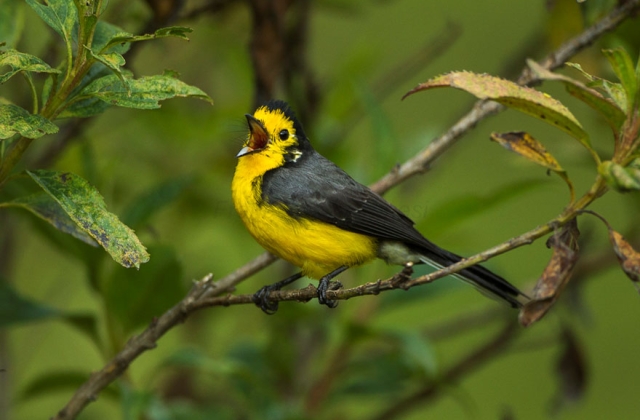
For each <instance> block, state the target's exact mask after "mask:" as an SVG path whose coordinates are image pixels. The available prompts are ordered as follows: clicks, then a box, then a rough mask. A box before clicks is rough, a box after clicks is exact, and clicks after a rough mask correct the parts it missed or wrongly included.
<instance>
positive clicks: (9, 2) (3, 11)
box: [0, 0, 24, 47]
mask: <svg viewBox="0 0 640 420" xmlns="http://www.w3.org/2000/svg"><path fill="white" fill-rule="evenodd" d="M22 3H23V2H22V1H21V0H3V1H2V7H0V40H1V41H2V42H5V43H6V45H7V46H9V47H14V46H15V45H16V44H17V43H18V40H20V35H21V34H22V30H23V28H24V9H23V7H22Z"/></svg>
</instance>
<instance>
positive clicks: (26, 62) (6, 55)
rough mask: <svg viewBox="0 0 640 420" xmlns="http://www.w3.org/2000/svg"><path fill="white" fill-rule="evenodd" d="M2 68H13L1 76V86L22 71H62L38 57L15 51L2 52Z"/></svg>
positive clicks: (0, 63) (0, 65) (0, 62)
mask: <svg viewBox="0 0 640 420" xmlns="http://www.w3.org/2000/svg"><path fill="white" fill-rule="evenodd" d="M2 66H9V67H11V70H9V71H8V72H6V73H4V74H2V75H0V84H2V83H4V82H6V81H7V80H9V79H10V78H11V77H13V76H15V75H16V74H17V73H18V72H21V71H27V72H35V73H60V70H56V69H53V68H51V67H50V66H49V65H48V64H47V63H45V62H44V61H42V60H41V59H39V58H38V57H36V56H34V55H31V54H25V53H22V52H20V51H16V50H13V49H8V50H6V51H0V67H2Z"/></svg>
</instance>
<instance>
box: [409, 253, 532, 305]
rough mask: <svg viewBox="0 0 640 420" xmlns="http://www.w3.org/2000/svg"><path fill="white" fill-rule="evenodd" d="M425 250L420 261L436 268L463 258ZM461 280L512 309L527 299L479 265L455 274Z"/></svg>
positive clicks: (516, 289) (452, 254) (509, 284)
mask: <svg viewBox="0 0 640 420" xmlns="http://www.w3.org/2000/svg"><path fill="white" fill-rule="evenodd" d="M435 248H436V249H437V252H434V249H429V250H428V251H427V250H425V251H426V252H424V255H423V257H422V258H421V261H422V262H424V263H425V264H429V265H431V266H434V267H436V268H442V267H447V266H450V265H451V264H455V263H457V262H459V261H460V260H462V259H463V258H462V257H460V256H459V255H456V254H454V253H452V252H449V251H446V250H444V249H442V248H439V247H435ZM455 276H456V277H458V278H459V279H461V280H464V281H465V282H467V283H469V284H471V285H472V286H473V287H475V288H476V289H477V290H478V291H480V292H481V293H482V294H484V295H486V296H489V297H492V298H499V299H502V300H504V301H506V302H508V303H509V304H510V305H511V306H512V307H514V308H520V307H522V305H523V304H524V303H525V302H526V300H527V299H528V298H527V296H526V295H525V294H524V293H522V292H521V291H520V290H519V289H518V288H517V287H515V286H514V285H512V284H511V283H509V282H508V281H507V280H505V279H504V278H502V277H500V276H499V275H497V274H495V273H494V272H492V271H490V270H488V269H486V268H485V267H483V266H481V265H472V266H471V267H467V268H465V269H464V270H461V271H459V272H458V273H456V274H455Z"/></svg>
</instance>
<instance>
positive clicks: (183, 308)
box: [54, 0, 640, 420]
mask: <svg viewBox="0 0 640 420" xmlns="http://www.w3.org/2000/svg"><path fill="white" fill-rule="evenodd" d="M638 6H640V0H631V1H628V2H625V3H624V4H622V5H621V6H619V7H617V8H615V9H614V10H613V11H612V12H611V13H610V14H609V15H608V16H606V17H604V18H603V19H602V20H600V21H599V22H598V23H596V24H595V25H593V26H592V27H590V28H588V29H587V30H585V31H584V32H583V33H582V34H580V35H579V36H577V37H576V38H573V39H572V40H571V41H569V42H567V43H566V44H564V45H562V46H561V47H560V48H559V49H558V50H557V51H555V52H554V53H553V54H550V55H549V56H548V57H547V58H546V59H545V60H543V62H542V65H543V66H544V67H546V68H556V67H558V66H559V65H561V64H562V63H563V62H564V61H566V60H567V59H568V58H569V57H570V56H572V55H574V54H575V53H577V52H578V51H580V50H582V49H583V48H585V47H586V46H587V45H589V44H591V43H592V42H593V41H594V40H595V39H597V38H598V37H599V36H601V35H602V34H603V33H604V32H606V31H609V30H611V29H613V28H615V27H616V26H618V25H619V24H620V23H621V22H622V21H624V20H625V19H626V18H627V17H628V16H630V15H631V14H632V12H634V11H635V10H637V9H638ZM527 74H528V73H527V72H523V76H522V77H521V79H522V80H521V82H523V83H524V82H526V83H531V82H533V81H534V79H533V78H532V77H531V76H528V75H527ZM498 111H499V107H497V106H495V105H492V103H488V102H482V101H480V102H478V103H476V105H475V106H474V107H473V109H472V110H471V112H470V113H469V114H467V115H466V116H465V117H463V118H462V119H461V120H460V121H459V122H458V123H456V124H455V125H454V126H453V127H452V128H451V129H450V130H449V131H448V132H447V133H445V134H444V135H443V136H441V137H440V138H438V139H436V140H435V141H434V142H432V143H431V144H430V145H429V146H428V147H427V148H425V149H424V150H423V151H422V152H420V153H419V154H418V155H417V156H416V157H414V158H412V159H410V160H409V161H407V162H405V163H404V164H403V165H401V166H399V167H398V168H397V169H395V170H393V171H392V172H391V173H389V174H387V175H386V176H385V177H383V178H382V179H381V180H380V181H378V182H377V183H376V184H374V186H373V189H374V190H376V191H377V192H380V193H382V192H384V191H387V190H388V189H389V188H391V187H393V186H395V185H398V184H399V183H401V182H402V181H404V180H406V179H407V178H409V177H411V176H413V175H415V174H418V173H421V172H423V171H424V170H425V169H426V168H427V166H428V165H429V163H430V162H432V161H433V160H434V159H436V158H437V157H438V156H440V155H441V154H442V153H443V152H444V151H445V150H446V149H448V148H449V147H450V146H451V145H452V144H453V143H454V142H455V141H456V140H457V139H458V138H459V137H460V136H461V135H462V134H463V133H465V132H466V131H468V130H470V129H471V128H473V127H474V126H475V125H476V124H477V123H478V122H479V121H480V120H482V119H484V118H486V117H487V116H489V115H491V114H493V113H496V112H498ZM554 227H555V225H552V224H547V225H543V226H541V227H538V228H536V229H534V230H533V231H531V232H528V233H527V234H524V235H521V236H520V237H517V238H514V239H513V240H511V241H507V242H506V243H504V244H501V245H499V246H497V247H494V248H492V249H490V250H487V251H485V252H483V253H480V254H478V255H476V256H475V257H472V258H469V259H466V260H463V261H460V262H459V263H457V264H453V265H451V266H449V267H446V268H444V269H442V270H438V271H436V272H434V273H431V274H429V275H426V276H422V277H419V278H417V279H414V280H411V281H410V282H406V283H404V284H403V286H404V287H413V286H416V285H418V284H424V283H428V282H431V281H433V280H435V279H436V278H440V277H444V276H446V275H449V274H451V273H453V272H456V271H459V270H461V269H463V268H465V267H468V266H470V265H472V264H476V263H478V262H481V261H484V260H486V259H488V258H490V257H492V256H494V255H498V254H500V253H503V252H506V251H507V250H509V249H512V248H514V247H516V246H521V245H524V244H527V243H531V241H533V240H534V239H537V238H539V237H541V236H543V235H545V234H547V233H549V232H550V231H552V230H553V229H554ZM274 260H275V259H274V257H272V256H271V255H269V254H262V255H261V256H259V257H258V258H257V259H255V260H253V261H252V262H251V263H249V264H247V265H245V266H243V267H241V268H239V269H238V270H236V271H235V272H234V275H230V276H227V277H225V279H229V280H227V282H225V284H222V285H220V286H219V287H217V286H216V285H215V284H213V283H211V277H210V276H207V277H205V278H204V279H203V280H202V281H200V282H198V283H196V284H195V285H194V288H193V289H192V290H191V292H189V294H188V295H187V297H186V298H184V299H183V300H182V301H181V302H180V303H178V304H177V305H175V306H174V307H173V308H171V309H170V310H168V311H167V312H165V313H164V314H163V315H162V316H161V317H160V318H158V319H157V320H154V322H152V323H151V325H150V326H149V327H147V329H145V330H144V331H143V332H142V333H141V334H140V335H138V336H135V337H133V338H131V339H130V340H129V342H127V344H126V345H125V346H124V348H123V349H122V350H121V351H120V352H119V353H118V354H117V355H116V356H115V357H114V358H113V359H111V360H110V361H109V362H108V363H107V365H106V366H105V367H104V368H102V369H101V370H100V371H98V372H95V373H93V374H92V375H91V376H90V378H89V379H88V380H87V381H86V382H85V383H84V384H83V385H82V386H81V387H80V388H79V389H78V390H77V391H76V392H75V393H74V395H73V396H72V397H71V399H70V400H69V402H68V403H67V405H66V406H65V407H64V408H63V409H62V410H60V412H59V413H58V414H57V415H56V416H55V417H54V419H56V420H62V419H73V418H75V417H76V416H77V415H78V414H79V413H80V412H81V411H82V410H83V409H84V407H86V406H87V404H89V403H90V402H92V401H94V400H95V399H96V398H97V395H98V393H99V392H100V391H101V390H102V389H103V388H105V387H106V386H107V385H108V384H109V383H111V382H112V381H114V380H115V379H116V378H117V377H118V376H120V375H121V374H122V372H124V370H126V368H127V367H128V366H129V365H130V364H131V363H132V362H133V361H134V360H135V359H136V358H137V357H138V356H139V355H140V354H142V353H143V352H145V351H146V350H149V349H151V348H154V347H155V346H156V342H157V340H158V339H159V338H160V337H162V336H163V335H164V334H165V333H166V332H167V331H168V330H169V329H171V328H172V327H174V326H175V325H177V324H178V323H180V322H182V321H184V320H185V319H186V318H187V317H188V316H189V315H190V314H191V313H192V312H194V311H195V310H197V309H200V308H203V307H206V306H210V305H212V304H214V303H216V304H222V305H228V304H232V303H236V302H237V303H253V300H252V296H251V295H240V296H232V295H229V296H225V297H221V298H212V297H211V296H212V295H213V294H217V292H222V291H224V290H228V289H229V288H230V287H232V286H233V285H234V284H237V283H238V282H239V281H241V280H242V279H244V278H246V277H248V276H249V275H251V274H253V273H254V272H255V271H256V270H257V269H258V268H257V267H260V266H261V264H264V266H266V265H268V264H270V263H272V262H273V261H274ZM256 261H260V263H257V262H256ZM236 273H239V274H236ZM223 280H224V279H223ZM221 282H222V280H221ZM212 288H215V290H216V293H214V292H211V291H210V290H211V289H212ZM392 288H394V286H393V284H392V281H391V279H389V280H385V281H379V282H373V283H367V284H364V285H361V286H358V287H356V288H352V289H343V290H337V291H329V292H328V297H329V298H330V299H348V298H351V297H354V296H359V295H364V294H377V293H379V292H380V291H382V290H388V289H392ZM315 296H316V295H315V287H313V286H311V287H307V288H305V289H301V290H292V291H278V292H273V293H272V295H271V297H272V298H274V299H279V300H285V299H284V298H286V300H309V299H312V298H314V297H315ZM216 299H218V300H216ZM217 302H219V303H217ZM514 329H515V326H514V325H509V327H508V328H507V329H505V331H504V332H503V333H501V334H500V335H499V336H497V337H496V339H495V340H494V341H492V342H491V343H489V344H488V345H487V346H485V347H483V348H481V349H479V350H478V351H477V352H474V353H473V354H472V355H470V356H469V357H468V358H466V359H464V360H462V361H461V362H460V363H459V364H458V365H456V366H454V367H453V368H451V369H450V370H449V371H448V374H446V375H445V379H447V380H449V381H450V380H453V379H456V378H457V377H459V376H460V375H461V374H462V373H463V372H466V371H469V370H471V369H472V368H473V367H476V366H478V365H479V364H480V363H482V362H484V361H485V360H486V359H487V358H488V357H490V356H491V355H493V354H495V353H496V352H497V351H496V350H495V349H496V348H498V349H499V348H501V347H503V346H504V344H506V343H507V342H508V341H509V340H510V338H511V336H512V335H513V334H514V332H513V330H514ZM435 391H437V389H434V390H433V391H430V388H425V389H424V390H423V391H422V393H421V394H420V395H418V394H416V398H418V397H419V398H420V399H423V398H427V397H428V396H429V395H430V394H431V393H433V392H435ZM408 403H409V404H410V403H411V401H408Z"/></svg>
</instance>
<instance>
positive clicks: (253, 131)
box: [236, 114, 269, 157]
mask: <svg viewBox="0 0 640 420" xmlns="http://www.w3.org/2000/svg"><path fill="white" fill-rule="evenodd" d="M245 117H247V124H248V125H249V139H248V140H247V142H246V143H245V144H244V147H243V148H242V150H240V152H239V153H238V154H237V155H236V157H240V156H244V155H247V154H249V153H252V152H257V151H259V150H262V149H264V148H265V147H267V143H269V135H268V134H267V130H265V129H264V126H263V125H262V123H261V122H260V121H258V120H257V119H255V118H254V117H253V115H250V114H245Z"/></svg>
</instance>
